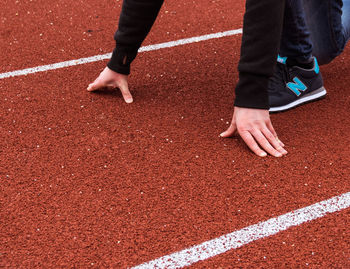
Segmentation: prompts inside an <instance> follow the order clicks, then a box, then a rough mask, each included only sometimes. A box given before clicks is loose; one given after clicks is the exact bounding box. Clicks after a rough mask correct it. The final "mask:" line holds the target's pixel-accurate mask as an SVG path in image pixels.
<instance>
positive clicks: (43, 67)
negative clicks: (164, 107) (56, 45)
mask: <svg viewBox="0 0 350 269" xmlns="http://www.w3.org/2000/svg"><path fill="white" fill-rule="evenodd" d="M241 33H242V29H236V30H230V31H226V32H219V33H214V34H209V35H202V36H196V37H191V38H185V39H179V40H176V41H170V42H165V43H160V44H155V45H149V46H144V47H141V48H140V49H139V52H146V51H152V50H159V49H163V48H171V47H176V46H181V45H185V44H190V43H196V42H201V41H206V40H209V39H214V38H222V37H227V36H233V35H238V34H241ZM111 55H112V54H111V53H107V54H102V55H96V56H92V57H87V58H80V59H77V60H70V61H65V62H60V63H54V64H48V65H41V66H37V67H32V68H26V69H22V70H16V71H11V72H6V73H0V79H4V78H10V77H17V76H25V75H28V74H33V73H38V72H45V71H49V70H54V69H59V68H65V67H69V66H74V65H80V64H86V63H92V62H97V61H102V60H107V59H110V58H111Z"/></svg>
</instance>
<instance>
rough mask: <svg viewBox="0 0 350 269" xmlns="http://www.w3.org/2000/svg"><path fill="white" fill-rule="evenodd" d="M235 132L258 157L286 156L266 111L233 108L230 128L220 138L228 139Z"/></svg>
mask: <svg viewBox="0 0 350 269" xmlns="http://www.w3.org/2000/svg"><path fill="white" fill-rule="evenodd" d="M236 131H237V132H238V133H239V135H240V136H241V137H242V139H243V140H244V142H245V143H246V144H247V146H248V147H249V148H250V149H251V150H252V151H253V152H254V153H255V154H256V155H258V156H260V157H265V156H266V155H267V153H269V154H271V155H273V156H275V157H282V156H283V155H285V154H287V151H286V150H285V149H284V148H283V147H284V144H283V143H282V142H281V141H280V140H279V139H278V137H277V134H276V132H275V130H274V128H273V126H272V123H271V120H270V114H269V111H268V110H263V109H252V108H242V107H235V108H234V113H233V117H232V122H231V125H230V127H229V128H228V129H227V130H226V131H225V132H223V133H222V134H220V136H221V137H230V136H232V135H233V134H234V133H235V132H236ZM261 148H262V149H261ZM264 150H265V151H264ZM266 152H267V153H266Z"/></svg>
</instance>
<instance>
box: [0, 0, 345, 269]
mask: <svg viewBox="0 0 350 269" xmlns="http://www.w3.org/2000/svg"><path fill="white" fill-rule="evenodd" d="M120 5H121V0H119V1H115V0H113V1H112V0H105V1H96V0H85V1H82V0H78V1H70V0H61V1H46V0H30V1H29V0H25V1H24V0H23V1H22V0H16V1H15V0H11V1H10V0H2V1H1V3H0V38H1V42H0V51H1V53H0V62H1V65H0V73H4V72H9V71H14V70H19V69H23V68H29V67H35V66H39V65H45V64H51V63H56V62H62V61H67V60H71V59H79V58H82V57H89V56H94V55H98V54H105V53H109V52H111V51H112V49H113V46H114V41H113V34H114V31H115V28H116V25H117V21H118V14H119V12H120ZM243 12H244V1H243V0H239V1H232V0H213V1H199V0H195V1H185V0H180V1H175V0H170V1H166V3H165V5H164V6H163V8H162V10H161V12H160V15H159V18H158V20H157V22H156V24H155V25H154V28H153V29H152V32H151V33H150V35H149V36H148V37H147V39H146V40H145V42H144V44H143V45H150V44H156V43H161V42H167V41H172V40H178V39H182V38H188V37H193V36H199V35H204V34H210V33H217V32H222V31H227V30H232V29H239V28H241V27H242V17H243ZM240 38H241V36H240V35H236V36H230V37H224V38H220V39H213V40H208V41H203V42H200V43H194V44H188V45H184V46H178V47H174V48H168V49H162V50H157V51H151V52H145V53H141V54H140V55H139V57H138V58H137V59H136V60H135V62H134V64H133V66H132V75H131V76H130V81H129V83H130V88H131V90H132V93H133V96H134V103H133V104H131V105H128V104H126V103H124V101H123V100H122V98H121V94H120V93H119V92H117V91H103V92H99V93H88V92H87V91H86V90H85V89H86V86H87V85H88V83H90V82H91V81H92V80H93V79H94V78H95V77H96V76H97V75H98V74H99V72H100V71H101V70H102V69H103V68H104V66H105V64H106V61H100V62H95V63H90V64H85V65H80V66H75V67H68V68H63V69H58V70H53V71H48V72H41V73H36V74H31V75H27V76H19V77H14V78H6V79H2V80H0V122H1V124H0V154H1V163H0V267H5V268H88V267H91V268H94V267H96V268H127V267H132V266H136V265H139V264H142V263H145V262H147V261H150V260H153V259H156V258H158V257H161V256H164V255H167V254H170V253H173V252H176V251H180V250H182V249H185V248H188V247H191V246H193V245H196V244H200V243H202V242H205V241H208V240H211V239H213V238H217V237H219V236H221V235H224V234H227V233H231V232H233V231H236V230H239V229H242V228H244V227H247V226H250V225H252V224H255V223H258V222H260V221H265V220H268V219H270V218H273V217H276V216H279V215H282V214H285V213H287V212H291V211H293V210H296V209H299V208H303V207H306V206H309V205H311V204H314V203H317V202H320V201H323V200H326V199H329V198H331V197H335V196H338V195H341V194H343V193H347V192H349V191H350V180H349V178H350V176H349V175H350V157H349V155H350V147H349V141H350V139H349V133H350V117H349V108H350V89H349V84H350V80H349V74H350V64H349V60H350V51H349V49H348V48H347V49H346V50H345V52H344V54H342V55H341V56H340V57H338V58H337V59H336V60H335V61H334V62H333V63H331V64H329V65H327V66H322V67H321V71H322V73H323V76H324V80H325V87H326V89H327V91H328V95H327V97H326V98H325V99H323V100H322V101H318V102H315V103H310V104H307V105H305V106H302V107H298V108H296V109H295V110H291V111H289V112H286V113H280V114H276V115H272V121H273V124H274V127H275V128H276V130H277V132H278V133H279V136H280V138H281V140H282V141H283V142H284V143H285V144H286V148H287V150H288V152H289V154H288V156H287V157H285V158H281V159H276V158H273V157H267V158H263V159H261V158H258V157H255V156H254V155H253V154H252V153H251V152H250V151H249V150H248V149H247V147H246V146H245V145H244V143H243V142H242V141H241V140H240V139H239V138H237V137H236V138H232V139H222V138H219V137H218V135H219V134H220V132H222V131H224V130H225V129H226V128H227V124H228V122H229V121H230V120H231V115H232V112H233V106H232V105H233V99H234V87H235V83H236V82H237V79H238V73H237V63H238V60H239V49H240V41H241V40H240ZM349 217H350V211H349V209H345V210H342V211H339V212H337V213H333V214H329V215H327V216H326V217H324V218H320V219H317V220H314V221H312V222H309V223H306V224H303V225H300V226H296V227H293V228H291V229H288V230H286V231H283V232H281V233H278V234H277V235H274V236H271V237H267V238H263V239H261V240H257V241H255V242H252V243H250V244H247V245H245V246H242V247H241V248H238V249H235V250H232V251H229V252H227V253H225V254H223V255H218V256H216V257H213V258H211V259H208V260H205V261H202V262H199V263H195V264H193V265H192V266H193V268H306V267H310V268H332V267H334V268H349V267H350V260H349V259H350V251H349V249H350V232H349V226H350V220H349Z"/></svg>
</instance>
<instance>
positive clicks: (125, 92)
mask: <svg viewBox="0 0 350 269" xmlns="http://www.w3.org/2000/svg"><path fill="white" fill-rule="evenodd" d="M118 88H119V89H120V91H121V93H122V95H123V98H124V100H125V102H127V103H128V104H130V103H132V102H133V98H132V95H131V93H130V91H129V86H128V83H127V82H124V83H120V85H118Z"/></svg>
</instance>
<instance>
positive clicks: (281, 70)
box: [269, 63, 290, 92]
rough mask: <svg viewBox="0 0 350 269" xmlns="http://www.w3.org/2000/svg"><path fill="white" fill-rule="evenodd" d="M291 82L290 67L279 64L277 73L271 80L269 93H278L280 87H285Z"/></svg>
mask: <svg viewBox="0 0 350 269" xmlns="http://www.w3.org/2000/svg"><path fill="white" fill-rule="evenodd" d="M281 79H282V80H281ZM289 81H290V76H289V67H288V66H287V65H285V64H282V63H277V65H276V70H275V73H274V75H273V76H272V77H271V79H270V85H269V91H270V92H276V91H278V90H279V89H280V87H285V85H286V83H288V82H289Z"/></svg>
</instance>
